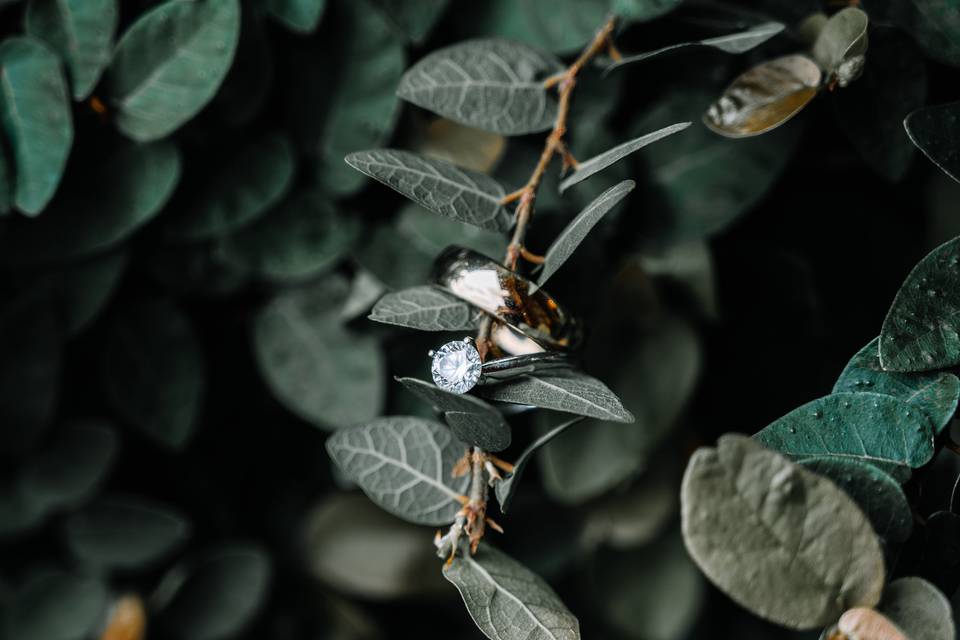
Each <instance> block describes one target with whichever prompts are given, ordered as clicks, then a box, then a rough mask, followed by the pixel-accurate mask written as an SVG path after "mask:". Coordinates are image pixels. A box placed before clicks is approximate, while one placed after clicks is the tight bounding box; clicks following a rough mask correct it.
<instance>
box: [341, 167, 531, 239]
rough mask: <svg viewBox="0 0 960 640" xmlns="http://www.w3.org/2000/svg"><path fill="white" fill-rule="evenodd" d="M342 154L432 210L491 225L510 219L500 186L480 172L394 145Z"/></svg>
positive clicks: (500, 227)
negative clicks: (397, 147)
mask: <svg viewBox="0 0 960 640" xmlns="http://www.w3.org/2000/svg"><path fill="white" fill-rule="evenodd" d="M345 160H346V162H347V164H349V165H350V166H351V167H353V168H354V169H356V170H357V171H360V172H361V173H365V174H366V175H368V176H370V177H371V178H373V179H374V180H376V181H378V182H381V183H383V184H385V185H387V186H388V187H390V188H391V189H393V190H394V191H397V192H398V193H400V194H402V195H404V196H406V197H408V198H410V199H411V200H413V201H414V202H416V203H417V204H419V205H421V206H423V207H424V208H426V209H428V210H430V211H432V212H433V213H436V214H439V215H441V216H446V217H448V218H453V219H454V220H459V221H460V222H466V223H469V224H472V225H475V226H478V227H483V228H484V229H492V230H493V231H506V230H507V229H509V228H510V225H511V223H512V220H513V218H512V216H511V214H510V212H509V211H508V210H507V208H506V207H505V206H504V205H503V202H502V200H503V197H504V195H506V194H505V192H504V189H503V187H502V186H500V185H499V184H498V183H497V182H496V180H494V179H493V178H491V177H489V176H487V175H484V174H482V173H478V172H476V171H470V170H469V169H461V168H460V167H457V166H455V165H452V164H450V163H449V162H444V161H443V160H435V159H433V158H426V157H423V156H418V155H417V154H415V153H410V152H408V151H398V150H395V149H379V150H374V151H358V152H356V153H351V154H350V155H348V156H347V157H346V158H345Z"/></svg>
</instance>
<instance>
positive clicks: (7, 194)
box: [0, 140, 16, 217]
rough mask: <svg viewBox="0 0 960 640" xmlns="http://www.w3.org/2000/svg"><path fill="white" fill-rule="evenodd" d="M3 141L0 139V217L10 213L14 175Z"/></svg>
mask: <svg viewBox="0 0 960 640" xmlns="http://www.w3.org/2000/svg"><path fill="white" fill-rule="evenodd" d="M5 147H6V145H4V144H3V141H2V140H0V217H2V216H4V215H6V214H8V213H10V207H12V206H13V197H14V189H15V188H16V186H15V185H14V175H13V166H12V165H11V162H10V160H11V159H8V158H7V149H6V148H5Z"/></svg>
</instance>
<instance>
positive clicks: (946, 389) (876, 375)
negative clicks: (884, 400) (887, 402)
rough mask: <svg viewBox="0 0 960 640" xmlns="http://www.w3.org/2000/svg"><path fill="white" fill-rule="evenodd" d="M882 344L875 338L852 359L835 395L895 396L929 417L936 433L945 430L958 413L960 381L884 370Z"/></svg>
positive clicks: (944, 375)
mask: <svg viewBox="0 0 960 640" xmlns="http://www.w3.org/2000/svg"><path fill="white" fill-rule="evenodd" d="M879 342H880V339H879V338H874V339H873V340H871V341H870V342H869V343H868V344H867V346H865V347H864V348H862V349H860V351H858V352H857V353H856V355H854V356H853V357H852V358H851V359H850V362H848V363H847V366H846V367H845V368H844V370H843V372H842V373H841V374H840V377H839V378H837V382H836V383H835V384H834V385H833V392H834V393H840V392H845V391H849V392H858V391H868V392H871V393H882V394H884V395H889V396H894V397H896V398H899V399H900V400H903V401H904V402H907V403H908V404H912V405H914V406H915V407H917V409H919V410H920V411H922V412H923V413H924V414H926V415H927V416H928V417H929V418H930V422H931V426H932V427H933V429H934V431H935V432H936V433H940V432H941V431H943V430H944V429H945V428H946V427H947V426H948V425H949V424H950V420H951V419H952V418H953V415H954V413H956V411H957V402H958V400H960V379H958V378H957V376H955V375H953V374H952V373H947V372H936V373H894V372H889V371H884V370H883V369H882V368H881V367H880V345H879Z"/></svg>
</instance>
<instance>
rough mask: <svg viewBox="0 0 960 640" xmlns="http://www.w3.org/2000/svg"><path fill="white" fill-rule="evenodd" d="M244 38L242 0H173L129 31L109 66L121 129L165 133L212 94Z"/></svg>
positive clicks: (132, 133)
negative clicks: (241, 32)
mask: <svg viewBox="0 0 960 640" xmlns="http://www.w3.org/2000/svg"><path fill="white" fill-rule="evenodd" d="M239 38H240V6H239V3H238V2H237V0H168V1H167V2H164V3H163V4H161V5H159V6H156V7H154V8H153V9H151V10H150V11H148V12H147V13H146V14H144V15H143V16H141V17H140V18H139V19H138V20H137V21H136V22H134V23H133V25H132V26H131V27H130V28H129V29H128V30H127V32H126V33H124V34H123V37H122V38H120V42H118V43H117V48H116V50H115V51H114V54H113V61H112V62H111V63H110V68H109V69H108V70H107V83H108V92H109V96H110V103H111V106H112V107H113V109H114V110H115V114H114V116H115V120H116V124H117V127H118V128H119V129H120V131H122V132H123V133H124V134H126V135H127V136H129V137H130V138H133V139H134V140H136V141H138V142H144V141H147V140H156V139H157V138H162V137H164V136H166V135H168V134H170V133H172V132H173V131H175V130H176V129H177V128H179V127H180V125H182V124H183V123H185V122H186V121H187V120H190V119H191V118H192V117H193V116H195V115H196V114H197V112H198V111H200V109H202V108H203V107H204V106H205V105H206V104H207V102H209V101H210V99H211V98H213V95H214V93H216V91H217V88H218V87H219V86H220V83H221V82H222V81H223V79H224V77H225V76H226V75H227V71H228V70H229V68H230V63H231V62H233V53H234V51H235V50H236V47H237V41H238V40H239Z"/></svg>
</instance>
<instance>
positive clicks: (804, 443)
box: [754, 393, 933, 482]
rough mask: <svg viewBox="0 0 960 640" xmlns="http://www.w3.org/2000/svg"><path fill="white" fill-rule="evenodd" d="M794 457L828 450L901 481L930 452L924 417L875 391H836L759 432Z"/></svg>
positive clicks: (771, 444) (930, 435) (929, 434)
mask: <svg viewBox="0 0 960 640" xmlns="http://www.w3.org/2000/svg"><path fill="white" fill-rule="evenodd" d="M754 438H756V439H757V440H758V441H759V442H760V443H762V444H763V445H764V446H767V447H770V448H771V449H776V450H777V451H779V452H781V453H785V454H787V455H789V456H793V457H807V456H827V457H833V458H841V459H853V460H859V461H861V462H865V463H868V464H872V465H874V466H876V467H878V468H880V469H882V470H883V471H885V472H887V473H889V474H890V475H892V476H893V477H894V478H896V479H897V480H899V481H901V482H903V481H905V480H906V479H907V478H909V477H910V469H916V468H917V467H921V466H923V465H924V464H926V463H927V462H928V461H929V460H930V458H931V457H933V430H932V429H931V427H930V425H929V421H928V420H927V417H926V416H925V415H923V413H922V412H920V411H918V410H916V409H913V408H912V407H911V406H910V405H908V404H907V403H906V402H902V401H900V400H898V399H896V398H894V397H892V396H885V395H880V394H877V393H835V394H833V395H829V396H824V397H823V398H819V399H817V400H814V401H812V402H808V403H807V404H805V405H803V406H801V407H798V408H796V409H794V410H793V411H791V412H790V413H788V414H787V415H785V416H783V417H782V418H780V419H779V420H776V421H774V422H772V423H771V424H770V425H769V426H768V427H766V428H765V429H763V430H762V431H760V432H759V433H757V434H756V435H755V436H754Z"/></svg>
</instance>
